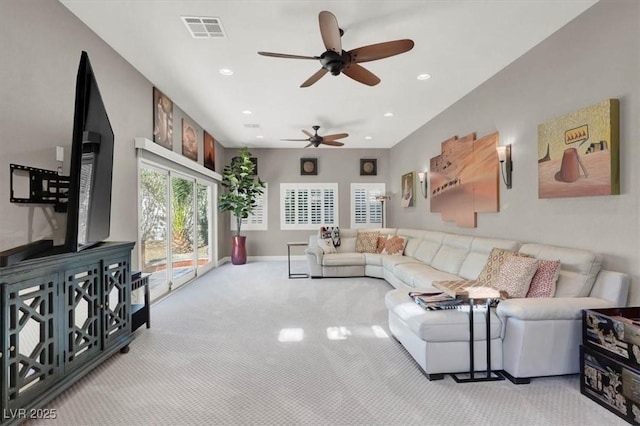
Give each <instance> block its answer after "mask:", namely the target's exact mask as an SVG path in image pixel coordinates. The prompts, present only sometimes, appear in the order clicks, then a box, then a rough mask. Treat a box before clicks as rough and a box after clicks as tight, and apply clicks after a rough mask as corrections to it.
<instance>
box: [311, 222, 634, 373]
mask: <svg viewBox="0 0 640 426" xmlns="http://www.w3.org/2000/svg"><path fill="white" fill-rule="evenodd" d="M371 231H378V232H379V234H380V235H381V236H386V235H399V236H404V237H407V239H408V240H407V244H406V247H405V249H404V253H403V255H400V256H398V255H385V254H378V253H358V252H356V244H355V243H356V238H357V235H358V232H371ZM318 238H319V235H318V234H316V235H312V236H310V238H309V247H308V248H307V250H306V256H307V261H308V265H309V272H310V276H311V277H312V278H320V277H352V276H370V277H377V278H383V279H385V280H386V281H387V282H388V283H389V284H391V285H392V286H393V287H395V290H391V291H390V292H389V293H388V294H387V295H386V298H385V303H386V306H387V308H388V310H389V328H390V330H391V332H392V334H393V335H394V337H395V338H396V339H397V340H398V341H400V343H402V344H403V346H404V347H405V348H406V349H407V351H408V352H409V353H410V354H411V355H412V356H413V358H414V359H415V360H416V362H417V363H418V364H419V365H420V367H421V368H422V369H423V370H424V372H425V374H426V375H427V377H429V378H430V379H438V378H441V377H443V375H444V374H446V373H456V372H463V371H465V370H468V366H469V330H468V329H469V325H468V315H467V313H466V312H462V311H426V310H424V309H422V308H420V307H419V306H418V305H417V304H416V303H414V301H413V299H411V297H410V296H409V294H408V293H409V291H437V289H435V288H434V287H433V286H432V283H433V282H434V281H443V280H460V279H466V280H470V279H476V278H477V277H478V274H480V272H481V271H482V269H483V267H484V265H485V263H486V262H487V258H488V257H489V253H490V252H491V250H492V249H493V248H501V249H505V250H510V251H519V252H520V253H523V254H526V255H528V256H531V257H535V258H537V259H541V260H552V261H554V260H560V262H561V267H560V271H559V274H558V281H557V284H556V291H555V296H554V297H552V298H517V299H507V300H503V301H501V302H500V303H499V304H498V306H497V308H496V309H495V310H490V312H489V314H490V315H492V318H491V321H492V327H491V330H490V334H491V336H490V340H491V352H492V354H491V367H492V369H494V370H502V371H503V372H505V373H506V375H507V377H509V378H510V379H511V380H512V381H514V382H516V383H526V382H528V381H529V378H532V377H540V376H552V375H562V374H575V373H578V372H579V370H580V368H579V367H580V362H579V361H580V360H579V345H580V341H581V338H582V332H581V318H582V317H581V313H582V309H590V308H607V307H615V306H625V305H626V302H627V295H628V290H629V276H628V275H626V274H622V273H618V272H613V271H608V270H604V269H601V263H602V256H601V255H599V254H596V253H592V252H589V251H586V250H580V249H572V248H564V247H555V246H551V245H543V244H531V243H522V242H519V241H515V240H504V239H494V238H483V237H474V236H468V235H460V234H451V233H444V232H438V231H429V230H418V229H403V228H398V229H395V228H384V229H361V230H355V229H341V230H340V238H341V245H340V246H339V247H337V253H333V254H324V252H323V250H322V249H321V248H320V247H319V246H318ZM484 315H485V314H484V313H482V312H479V313H478V314H477V315H474V319H475V323H476V325H475V326H474V331H475V339H474V340H475V342H474V349H475V350H474V354H475V356H474V360H475V365H476V368H477V369H482V368H485V367H484V366H485V365H486V361H487V360H486V351H485V350H484V348H485V345H486V340H485V335H486V331H484V324H485V317H484ZM476 327H477V329H476Z"/></svg>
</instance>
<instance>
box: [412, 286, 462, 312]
mask: <svg viewBox="0 0 640 426" xmlns="http://www.w3.org/2000/svg"><path fill="white" fill-rule="evenodd" d="M409 296H410V297H411V298H412V299H413V300H414V302H416V303H417V304H418V305H420V306H421V307H422V308H424V309H426V310H428V311H438V310H441V309H456V308H457V307H458V306H459V305H460V304H461V303H462V302H463V301H464V300H463V299H456V298H455V297H451V296H449V295H448V294H446V293H422V292H417V291H410V292H409Z"/></svg>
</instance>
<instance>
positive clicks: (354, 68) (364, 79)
mask: <svg viewBox="0 0 640 426" xmlns="http://www.w3.org/2000/svg"><path fill="white" fill-rule="evenodd" d="M342 73H343V74H344V75H346V76H347V77H351V78H352V79H354V80H355V81H359V82H360V83H362V84H366V85H367V86H375V85H376V84H378V83H380V79H379V78H378V77H376V75H375V74H374V73H372V72H371V71H369V70H367V69H366V68H364V67H362V66H360V65H358V64H354V63H351V65H349V66H348V67H346V68H345V69H343V70H342Z"/></svg>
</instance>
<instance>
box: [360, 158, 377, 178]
mask: <svg viewBox="0 0 640 426" xmlns="http://www.w3.org/2000/svg"><path fill="white" fill-rule="evenodd" d="M377 174H378V160H377V159H375V158H361V159H360V176H376V175H377Z"/></svg>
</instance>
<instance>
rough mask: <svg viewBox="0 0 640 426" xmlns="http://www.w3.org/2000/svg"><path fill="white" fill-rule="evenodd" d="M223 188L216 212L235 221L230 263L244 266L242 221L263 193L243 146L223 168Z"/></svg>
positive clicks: (249, 154) (248, 155)
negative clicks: (229, 216)
mask: <svg viewBox="0 0 640 426" xmlns="http://www.w3.org/2000/svg"><path fill="white" fill-rule="evenodd" d="M222 186H223V187H224V188H225V189H226V191H225V192H224V193H222V194H220V196H219V197H218V209H219V210H220V211H222V212H226V211H229V212H232V213H233V214H234V215H235V219H236V234H235V235H234V236H233V247H232V250H231V263H233V264H234V265H243V264H245V263H247V249H246V246H245V243H246V238H247V237H244V236H241V235H240V227H241V226H242V219H246V218H247V217H249V215H250V214H252V213H253V209H254V208H255V206H256V197H257V196H258V195H260V194H262V192H263V188H264V182H262V181H261V180H260V178H259V177H257V176H255V165H254V163H253V162H252V161H251V153H250V152H249V150H248V149H247V148H246V147H245V148H242V149H241V150H240V155H239V156H237V157H233V158H232V159H231V164H228V165H226V166H225V167H224V170H223V172H222Z"/></svg>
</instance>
